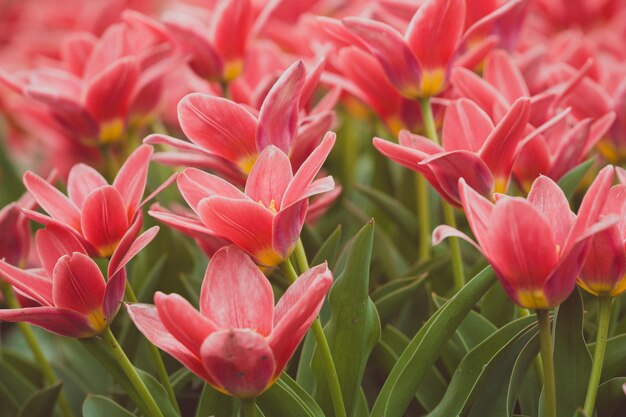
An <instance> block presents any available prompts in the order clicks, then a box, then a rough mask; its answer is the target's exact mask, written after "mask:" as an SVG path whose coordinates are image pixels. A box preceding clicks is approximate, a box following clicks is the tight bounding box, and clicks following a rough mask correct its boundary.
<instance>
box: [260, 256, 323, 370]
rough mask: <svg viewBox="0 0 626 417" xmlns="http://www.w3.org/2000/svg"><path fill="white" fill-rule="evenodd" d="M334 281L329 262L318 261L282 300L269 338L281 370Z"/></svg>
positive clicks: (277, 306) (288, 290) (317, 311)
mask: <svg viewBox="0 0 626 417" xmlns="http://www.w3.org/2000/svg"><path fill="white" fill-rule="evenodd" d="M332 283H333V276H332V273H331V272H330V271H329V270H328V267H327V265H326V264H323V265H318V266H316V267H314V268H311V269H309V270H308V271H307V272H305V273H304V274H302V276H300V277H299V278H298V279H297V280H296V282H295V283H294V284H293V285H291V286H290V287H289V288H288V289H287V291H286V292H285V294H284V295H283V296H282V297H281V299H280V300H279V301H278V304H277V305H276V310H275V319H274V321H275V324H274V330H273V332H272V334H271V336H270V339H269V344H270V346H271V348H272V351H273V352H274V356H275V358H276V366H277V371H278V372H282V370H283V369H284V367H285V365H287V362H288V361H289V358H291V356H292V355H293V352H294V351H295V350H296V348H297V347H298V345H299V344H300V342H301V341H302V338H303V337H304V335H305V334H306V332H307V330H308V329H309V327H310V326H311V323H313V320H315V318H316V317H317V315H318V313H319V311H320V309H321V308H322V304H323V303H324V298H325V297H326V294H327V293H328V290H329V289H330V287H331V285H332Z"/></svg>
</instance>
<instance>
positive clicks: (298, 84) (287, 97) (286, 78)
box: [256, 61, 306, 154]
mask: <svg viewBox="0 0 626 417" xmlns="http://www.w3.org/2000/svg"><path fill="white" fill-rule="evenodd" d="M305 79H306V70H305V68H304V64H303V63H302V61H297V62H296V63H294V64H292V65H291V66H290V67H289V68H287V70H285V72H284V73H283V74H282V75H281V77H280V78H279V79H278V81H276V83H275V84H274V86H273V87H272V89H271V90H270V91H269V93H268V94H267V96H266V97H265V100H264V101H263V105H262V106H261V110H260V111H259V124H258V126H257V130H256V146H257V149H258V150H259V152H261V151H263V150H264V149H265V148H266V147H268V146H270V145H274V146H276V147H277V148H278V149H280V150H281V151H283V152H284V153H286V154H288V153H289V152H290V151H291V147H292V145H293V141H294V139H295V138H296V129H297V127H298V113H299V112H300V105H299V104H300V95H301V94H302V89H303V87H304V81H305Z"/></svg>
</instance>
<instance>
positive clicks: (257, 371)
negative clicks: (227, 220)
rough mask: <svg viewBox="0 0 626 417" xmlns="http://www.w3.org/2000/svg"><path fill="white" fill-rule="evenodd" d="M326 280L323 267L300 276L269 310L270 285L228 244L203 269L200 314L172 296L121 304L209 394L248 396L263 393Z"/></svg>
mask: <svg viewBox="0 0 626 417" xmlns="http://www.w3.org/2000/svg"><path fill="white" fill-rule="evenodd" d="M332 281H333V277H332V273H331V272H330V271H329V270H328V267H327V266H326V264H323V265H318V266H316V267H313V268H311V269H310V270H308V271H307V272H305V273H304V274H303V275H302V276H301V277H300V278H298V279H297V280H296V282H295V283H294V284H293V285H292V286H291V287H290V288H289V289H288V290H287V291H286V292H285V294H284V295H283V296H282V297H281V299H280V300H279V301H278V304H276V306H274V295H273V292H272V286H271V285H270V283H269V282H268V281H267V279H266V278H265V276H264V275H263V273H262V272H261V271H260V270H259V268H258V267H257V266H256V265H255V264H254V262H253V261H252V260H251V259H250V258H249V257H248V256H247V255H246V254H245V253H244V252H243V251H241V250H240V249H238V248H237V247H236V246H228V247H226V248H222V249H220V250H219V251H218V252H217V253H216V254H215V256H214V257H213V258H212V259H211V262H210V264H209V266H208V267H207V270H206V274H205V276H204V281H203V283H202V289H201V292H200V311H198V310H196V309H195V308H194V307H193V306H192V305H191V304H189V302H188V301H187V300H185V299H184V298H182V297H181V296H179V295H177V294H169V295H165V294H163V293H161V292H158V293H156V295H155V304H156V306H151V305H146V304H131V305H128V312H129V314H130V317H131V318H132V320H133V321H134V322H135V325H136V326H137V327H138V328H139V330H140V331H141V332H142V333H143V334H144V335H145V336H146V337H147V338H148V339H149V340H150V341H151V342H152V343H154V344H155V345H157V346H158V347H159V348H161V349H163V350H164V351H166V352H168V353H169V354H170V355H172V356H173V357H175V358H176V359H178V360H179V361H180V362H182V363H183V364H184V365H185V366H186V367H188V368H189V369H190V370H191V371H193V372H194V373H195V374H196V375H198V376H199V377H201V378H202V379H204V380H205V381H206V382H207V383H209V384H210V385H211V386H213V387H214V388H215V389H217V390H219V391H221V392H223V393H225V394H229V395H232V396H235V397H239V398H253V397H256V396H258V395H260V394H261V393H263V392H264V391H265V390H266V389H268V388H269V387H270V386H271V385H272V384H273V383H274V382H275V381H276V380H277V379H278V377H279V376H280V374H281V373H282V372H283V370H284V369H285V366H286V365H287V362H288V361H289V359H290V358H291V356H292V355H293V353H294V351H295V350H296V348H297V347H298V345H299V344H300V342H301V341H302V338H303V337H304V335H305V334H306V332H307V330H308V328H309V326H310V325H311V323H312V322H313V320H314V319H315V317H316V316H317V314H318V312H319V310H320V308H321V307H322V304H323V302H324V297H325V296H326V293H327V292H328V290H329V289H330V286H331V284H332Z"/></svg>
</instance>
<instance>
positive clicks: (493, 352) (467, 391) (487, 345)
mask: <svg viewBox="0 0 626 417" xmlns="http://www.w3.org/2000/svg"><path fill="white" fill-rule="evenodd" d="M534 320H535V317H534V316H527V317H522V318H520V319H517V320H515V321H513V322H511V323H509V324H507V325H506V326H503V327H502V328H501V329H499V330H497V331H495V332H494V333H493V334H492V335H491V336H489V337H488V338H487V339H486V340H485V341H483V342H482V343H481V344H479V345H478V346H476V347H475V348H474V349H472V350H471V351H470V352H469V353H468V354H467V355H466V356H465V357H464V358H463V360H462V361H461V363H460V364H459V366H458V368H457V369H456V372H455V373H454V375H453V376H452V380H451V381H450V384H449V385H448V389H447V391H446V394H445V395H444V397H443V399H442V400H441V402H440V403H439V405H438V406H437V407H436V408H435V410H433V412H432V413H431V414H429V415H428V417H448V416H454V415H460V414H462V413H464V412H465V411H467V409H468V408H469V405H470V404H471V400H472V397H473V395H474V393H475V390H476V389H477V387H478V386H479V383H480V381H481V380H482V379H483V378H484V376H485V373H486V370H487V367H488V366H490V364H493V363H495V362H497V357H498V355H502V354H503V353H500V352H504V351H505V350H506V349H509V348H510V345H511V343H512V342H513V341H515V340H517V339H518V338H519V337H520V336H522V335H523V334H525V333H526V332H527V331H528V330H529V329H530V327H531V326H533V322H534Z"/></svg>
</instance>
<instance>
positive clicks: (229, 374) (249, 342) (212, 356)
mask: <svg viewBox="0 0 626 417" xmlns="http://www.w3.org/2000/svg"><path fill="white" fill-rule="evenodd" d="M201 356H202V363H204V367H205V368H206V370H207V371H208V373H209V374H210V375H211V376H212V377H213V379H214V380H215V382H216V383H217V384H218V386H219V387H220V388H222V390H224V391H226V392H228V393H229V394H231V395H233V396H235V397H238V398H254V397H257V396H258V395H260V394H261V393H262V392H263V391H265V390H266V389H267V388H268V387H269V386H270V385H271V383H272V382H273V381H274V379H275V378H274V375H275V373H276V362H275V360H274V355H273V353H272V351H271V349H270V347H269V346H268V343H267V342H266V341H265V338H263V336H261V335H260V334H258V333H256V332H254V331H252V330H249V329H229V330H222V331H218V332H215V333H213V334H211V335H210V336H209V337H208V338H207V339H206V340H205V341H204V343H203V345H202V350H201Z"/></svg>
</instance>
